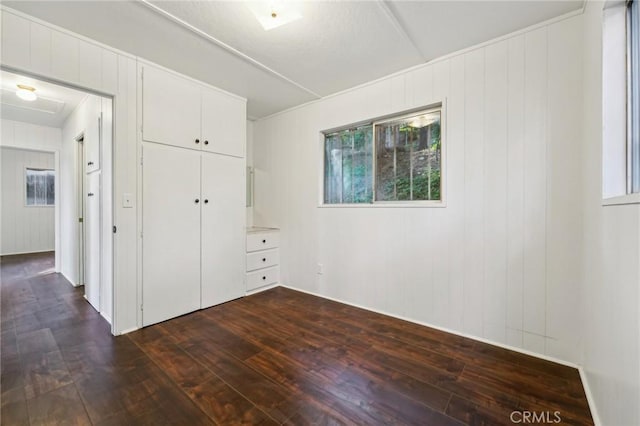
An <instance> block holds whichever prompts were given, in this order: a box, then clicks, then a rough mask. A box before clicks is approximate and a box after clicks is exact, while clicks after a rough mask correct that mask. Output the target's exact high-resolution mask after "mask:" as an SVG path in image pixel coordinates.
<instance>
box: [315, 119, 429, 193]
mask: <svg viewBox="0 0 640 426" xmlns="http://www.w3.org/2000/svg"><path fill="white" fill-rule="evenodd" d="M440 124H441V107H438V108H434V109H430V110H426V111H421V112H416V113H411V114H407V115H403V116H399V117H391V118H389V119H385V120H381V121H376V122H372V123H369V124H364V125H360V126H357V127H352V128H347V129H342V130H339V131H334V132H330V133H325V135H324V203H325V204H364V203H368V204H371V203H394V202H415V201H422V202H436V203H440V202H441V201H442V179H441V173H442V138H441V130H440V129H441V127H440Z"/></svg>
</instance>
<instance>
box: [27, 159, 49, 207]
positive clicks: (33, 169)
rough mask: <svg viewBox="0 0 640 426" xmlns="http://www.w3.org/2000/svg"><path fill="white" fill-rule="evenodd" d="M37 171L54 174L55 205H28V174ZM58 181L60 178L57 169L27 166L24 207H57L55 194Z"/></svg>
mask: <svg viewBox="0 0 640 426" xmlns="http://www.w3.org/2000/svg"><path fill="white" fill-rule="evenodd" d="M30 170H31V171H36V172H52V173H53V179H54V181H53V188H54V189H53V190H54V194H53V196H54V203H53V204H28V202H27V174H28V173H29V171H30ZM56 180H58V176H57V174H56V171H55V169H47V168H41V167H29V166H25V168H24V185H23V188H24V190H23V192H22V194H23V195H24V206H25V207H28V208H32V207H33V208H51V207H55V206H56V203H57V201H58V200H57V194H56V193H55V188H56Z"/></svg>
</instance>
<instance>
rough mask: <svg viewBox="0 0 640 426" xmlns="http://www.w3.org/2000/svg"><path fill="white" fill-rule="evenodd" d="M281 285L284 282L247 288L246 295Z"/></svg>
mask: <svg viewBox="0 0 640 426" xmlns="http://www.w3.org/2000/svg"><path fill="white" fill-rule="evenodd" d="M281 285H282V284H280V283H273V284H268V285H265V286H264V287H258V288H254V289H253V290H247V292H246V294H245V296H251V295H253V294H257V293H262V292H263V291H266V290H271V289H272V288H276V287H280V286H281Z"/></svg>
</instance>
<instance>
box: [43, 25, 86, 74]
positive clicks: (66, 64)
mask: <svg viewBox="0 0 640 426" xmlns="http://www.w3.org/2000/svg"><path fill="white" fill-rule="evenodd" d="M79 43H80V40H78V39H77V38H75V37H72V36H70V35H68V34H64V33H61V32H58V31H54V32H53V34H52V35H51V72H52V74H53V76H54V77H56V78H59V79H61V80H64V81H70V82H76V83H80V81H79V78H78V77H79V69H80V64H79V52H78V50H79V49H78V45H79ZM83 59H84V58H83Z"/></svg>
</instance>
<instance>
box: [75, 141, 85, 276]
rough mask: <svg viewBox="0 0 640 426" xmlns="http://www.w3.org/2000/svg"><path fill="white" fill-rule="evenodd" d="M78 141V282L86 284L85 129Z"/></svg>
mask: <svg viewBox="0 0 640 426" xmlns="http://www.w3.org/2000/svg"><path fill="white" fill-rule="evenodd" d="M74 140H75V142H76V144H77V145H76V167H77V170H76V185H75V186H76V194H77V196H78V199H77V200H76V201H77V203H76V204H77V206H76V217H77V218H78V223H79V226H78V229H79V231H78V254H77V256H78V282H77V284H78V285H79V286H81V285H84V284H85V267H84V265H85V256H86V253H85V247H86V241H85V238H86V230H85V221H84V219H85V212H86V211H87V208H86V205H85V197H84V188H85V181H84V180H85V179H84V178H85V174H86V168H85V152H84V150H85V144H84V131H83V132H82V133H81V134H80V135H78V136H76V138H75V139H74Z"/></svg>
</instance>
